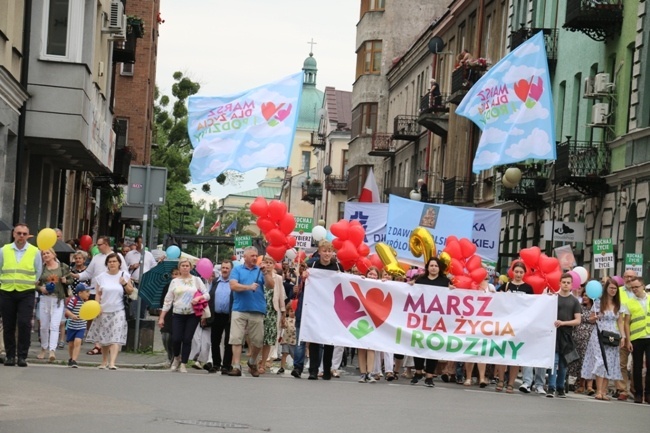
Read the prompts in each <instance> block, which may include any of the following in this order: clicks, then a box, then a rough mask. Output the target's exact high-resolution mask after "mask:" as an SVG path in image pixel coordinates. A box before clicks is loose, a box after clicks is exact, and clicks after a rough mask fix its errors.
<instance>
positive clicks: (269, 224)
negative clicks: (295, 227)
mask: <svg viewBox="0 0 650 433" xmlns="http://www.w3.org/2000/svg"><path fill="white" fill-rule="evenodd" d="M256 224H257V227H259V228H260V230H261V231H262V233H267V232H269V231H270V230H273V229H274V228H276V225H275V223H274V222H273V221H271V220H270V219H268V218H266V217H259V218H258V219H257V223H256Z"/></svg>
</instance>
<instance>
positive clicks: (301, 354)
mask: <svg viewBox="0 0 650 433" xmlns="http://www.w3.org/2000/svg"><path fill="white" fill-rule="evenodd" d="M296 341H300V324H299V323H296ZM305 350H306V343H305V342H304V341H300V343H299V344H297V345H296V349H295V351H294V353H295V355H296V356H295V357H294V358H293V368H294V370H298V371H299V372H300V373H302V370H303V368H305Z"/></svg>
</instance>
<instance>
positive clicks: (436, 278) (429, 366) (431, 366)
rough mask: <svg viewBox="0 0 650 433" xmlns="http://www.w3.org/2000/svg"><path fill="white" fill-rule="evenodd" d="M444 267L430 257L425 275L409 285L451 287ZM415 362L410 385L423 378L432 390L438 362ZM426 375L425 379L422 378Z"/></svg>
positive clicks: (422, 359) (417, 360)
mask: <svg viewBox="0 0 650 433" xmlns="http://www.w3.org/2000/svg"><path fill="white" fill-rule="evenodd" d="M445 270H446V267H445V264H444V263H443V262H442V261H441V260H440V259H439V258H437V257H431V258H430V259H429V261H428V262H427V265H426V267H425V274H424V275H422V276H421V277H420V278H418V279H417V280H415V282H413V281H412V280H411V281H409V284H411V285H413V284H424V285H427V286H439V287H451V281H449V278H447V277H446V276H445V275H444V273H445ZM414 361H415V374H414V375H413V378H412V379H411V385H415V384H417V383H418V382H419V381H420V380H422V378H423V377H424V385H425V386H428V387H429V388H433V387H434V386H435V385H434V384H433V374H434V372H435V371H436V367H437V366H438V360H436V359H426V360H425V359H424V358H417V357H415V358H414ZM422 370H424V373H426V377H425V376H424V374H423V372H422Z"/></svg>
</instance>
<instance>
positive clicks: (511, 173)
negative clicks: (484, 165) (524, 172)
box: [503, 167, 521, 185]
mask: <svg viewBox="0 0 650 433" xmlns="http://www.w3.org/2000/svg"><path fill="white" fill-rule="evenodd" d="M503 177H504V178H505V179H507V180H508V182H509V183H511V184H514V185H517V184H518V183H519V181H520V180H521V170H519V169H518V168H517V167H510V168H509V169H507V170H506V172H505V173H504V174H503Z"/></svg>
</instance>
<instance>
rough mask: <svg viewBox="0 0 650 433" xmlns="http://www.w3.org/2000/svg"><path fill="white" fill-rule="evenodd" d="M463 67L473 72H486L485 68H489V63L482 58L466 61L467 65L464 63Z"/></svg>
mask: <svg viewBox="0 0 650 433" xmlns="http://www.w3.org/2000/svg"><path fill="white" fill-rule="evenodd" d="M465 66H466V67H467V69H471V70H474V71H487V68H488V67H489V66H490V61H489V60H488V59H485V58H483V57H479V58H478V59H470V60H468V61H467V63H465Z"/></svg>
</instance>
